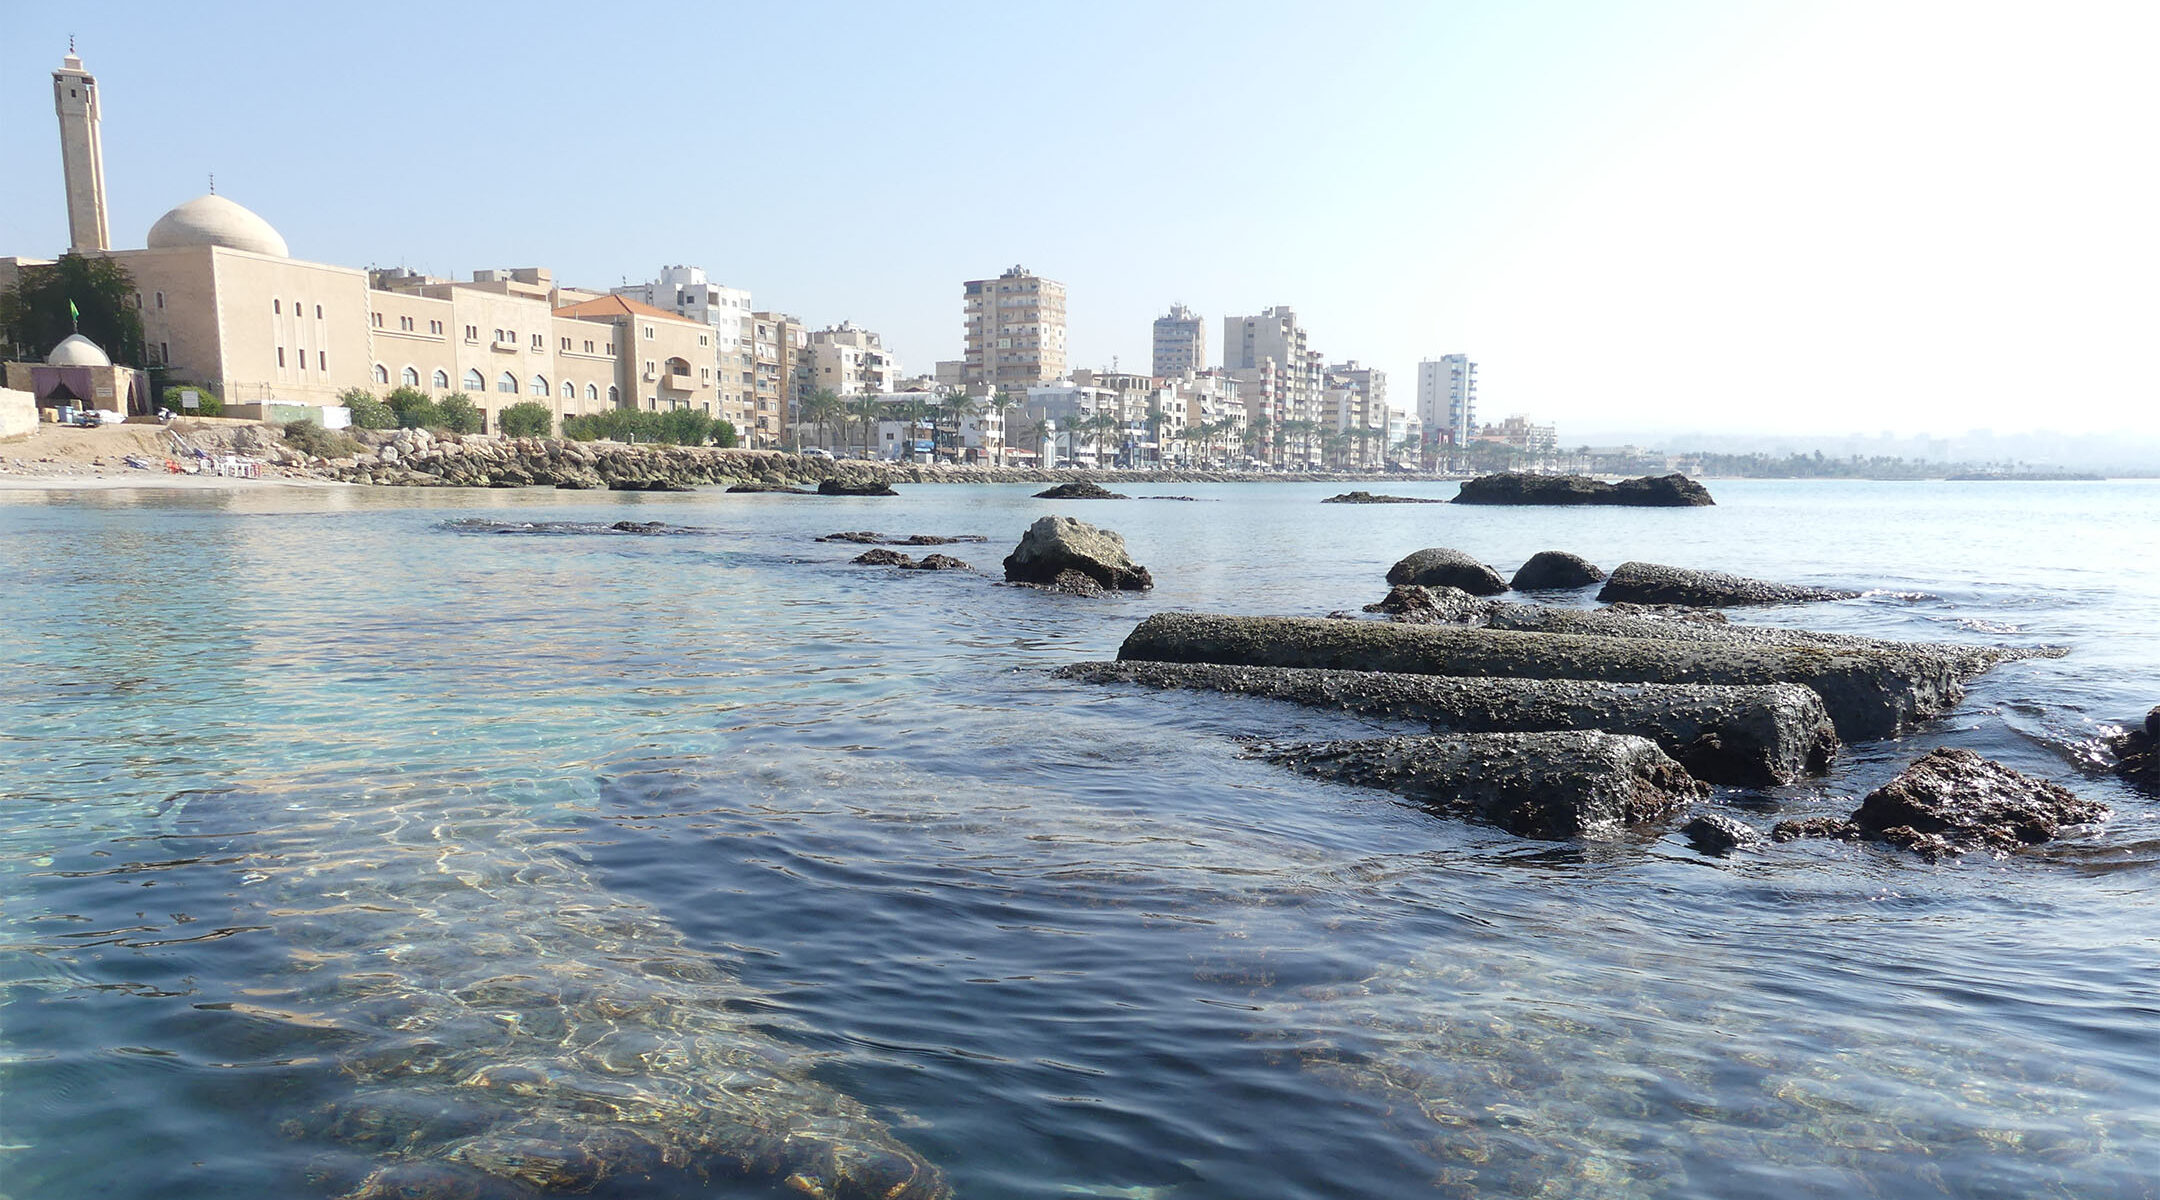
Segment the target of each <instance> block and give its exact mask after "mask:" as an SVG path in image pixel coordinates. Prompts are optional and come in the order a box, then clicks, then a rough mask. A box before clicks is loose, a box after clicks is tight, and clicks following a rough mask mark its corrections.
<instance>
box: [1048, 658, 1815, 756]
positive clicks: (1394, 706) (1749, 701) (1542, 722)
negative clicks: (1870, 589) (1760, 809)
mask: <svg viewBox="0 0 2160 1200" xmlns="http://www.w3.org/2000/svg"><path fill="white" fill-rule="evenodd" d="M1056 677H1057V678H1060V679H1073V680H1079V681H1082V682H1086V683H1127V684H1137V685H1141V686H1145V687H1153V688H1165V689H1168V688H1184V689H1192V690H1204V691H1216V692H1226V693H1231V694H1234V695H1241V696H1258V697H1264V698H1267V699H1271V700H1285V701H1289V702H1292V703H1295V704H1302V705H1305V706H1307V707H1310V708H1331V709H1341V710H1343V711H1346V712H1354V713H1359V714H1362V715H1365V716H1374V717H1392V718H1397V719H1402V720H1411V721H1422V722H1424V723H1426V724H1427V725H1428V726H1430V727H1431V729H1432V731H1433V732H1434V733H1525V732H1534V731H1547V730H1559V729H1602V730H1605V731H1607V732H1609V733H1626V734H1633V735H1635V736H1637V737H1644V738H1648V739H1650V740H1651V741H1653V742H1655V743H1657V745H1658V747H1659V748H1660V749H1662V750H1664V751H1665V753H1667V754H1668V755H1671V756H1672V757H1673V758H1674V759H1675V760H1677V761H1678V762H1679V763H1680V765H1681V766H1683V767H1686V768H1687V771H1688V773H1689V774H1690V775H1693V776H1694V777H1696V778H1697V779H1702V780H1707V781H1708V782H1711V783H1725V784H1735V785H1739V786H1746V787H1762V786H1769V785H1776V784H1786V783H1791V782H1792V781H1794V780H1795V779H1798V778H1799V777H1800V776H1801V775H1803V774H1805V773H1807V772H1810V771H1820V770H1821V769H1823V768H1824V767H1826V766H1828V765H1829V762H1830V759H1831V757H1832V755H1834V754H1835V753H1836V751H1837V733H1836V731H1835V729H1834V727H1833V726H1832V725H1831V723H1830V717H1829V714H1828V713H1827V712H1825V711H1824V709H1823V703H1822V699H1821V698H1820V697H1818V696H1817V695H1816V694H1815V693H1814V692H1812V691H1809V690H1808V689H1807V688H1804V687H1800V686H1797V685H1794V684H1767V685H1757V686H1745V687H1713V686H1705V685H1691V684H1661V683H1600V682H1593V681H1585V680H1579V679H1489V678H1470V679H1464V678H1451V677H1447V676H1439V675H1407V674H1399V673H1390V672H1378V671H1328V670H1312V669H1301V668H1293V667H1245V666H1225V665H1220V664H1214V663H1161V662H1095V663H1078V664H1075V665H1073V666H1069V667H1063V668H1060V669H1059V670H1058V671H1057V672H1056Z"/></svg>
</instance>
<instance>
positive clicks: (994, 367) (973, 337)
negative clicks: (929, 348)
mask: <svg viewBox="0 0 2160 1200" xmlns="http://www.w3.org/2000/svg"><path fill="white" fill-rule="evenodd" d="M960 286H961V300H962V314H963V317H964V320H965V323H966V332H967V343H966V345H967V352H966V354H965V356H964V359H963V361H964V362H965V364H966V366H965V367H964V368H963V376H962V382H963V383H965V384H966V385H967V386H968V388H969V389H970V390H971V391H978V392H980V391H985V390H988V391H1012V392H1015V393H1018V392H1021V391H1024V390H1026V389H1027V388H1030V387H1035V386H1038V385H1041V384H1045V383H1049V382H1051V381H1053V380H1057V379H1062V378H1064V376H1065V370H1066V357H1065V285H1064V284H1062V283H1059V282H1058V281H1056V280H1054V279H1044V278H1043V277H1041V276H1040V275H1036V274H1034V273H1032V272H1030V271H1029V270H1028V269H1027V268H1026V267H1023V266H1015V267H1012V268H1011V269H1009V270H1007V271H1006V272H1005V273H1004V274H1002V275H1000V276H998V277H997V278H996V279H971V280H968V281H967V282H966V283H963V284H962V285H960Z"/></svg>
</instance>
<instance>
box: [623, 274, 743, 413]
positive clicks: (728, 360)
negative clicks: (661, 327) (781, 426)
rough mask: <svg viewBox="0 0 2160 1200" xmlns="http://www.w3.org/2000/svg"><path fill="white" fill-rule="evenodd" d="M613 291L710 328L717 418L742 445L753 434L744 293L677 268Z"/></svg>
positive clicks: (705, 275) (741, 290)
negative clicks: (734, 430) (727, 424)
mask: <svg viewBox="0 0 2160 1200" xmlns="http://www.w3.org/2000/svg"><path fill="white" fill-rule="evenodd" d="M613 290H614V294H615V295H618V296H627V297H629V298H630V299H632V300H636V301H638V302H639V303H641V304H648V305H651V306H652V307H654V308H659V309H664V310H666V311H668V312H672V313H674V314H676V315H677V316H681V317H688V318H689V319H691V320H693V321H697V322H699V323H701V324H705V325H709V326H711V327H712V329H713V351H714V362H713V368H714V372H715V374H714V379H715V380H716V382H717V384H718V392H719V396H718V403H719V406H720V413H721V415H722V416H724V417H725V418H726V419H727V420H728V421H729V422H730V423H732V424H733V425H734V426H735V427H736V428H737V429H738V430H740V431H742V432H743V434H744V436H745V440H746V441H747V440H748V435H749V433H750V432H751V430H752V428H753V424H752V419H753V416H754V414H753V412H752V407H751V404H750V396H751V394H752V391H753V385H754V380H755V378H756V375H755V370H756V364H755V363H754V362H752V361H750V359H749V351H748V348H747V346H746V345H745V342H744V337H743V324H744V322H745V321H747V320H748V319H749V318H750V313H751V308H750V293H749V291H748V290H746V289H744V288H735V287H728V286H726V285H724V284H718V283H714V282H713V281H712V279H711V278H710V277H709V276H708V275H707V274H706V273H705V271H704V269H703V268H701V267H693V266H686V265H680V264H677V265H670V266H665V267H662V268H660V275H659V278H657V279H653V280H650V281H648V282H645V283H634V284H629V285H627V286H624V287H619V288H615V289H613ZM752 444H755V443H752Z"/></svg>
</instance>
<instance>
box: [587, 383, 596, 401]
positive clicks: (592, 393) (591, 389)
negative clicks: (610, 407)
mask: <svg viewBox="0 0 2160 1200" xmlns="http://www.w3.org/2000/svg"><path fill="white" fill-rule="evenodd" d="M585 398H586V399H587V400H598V399H599V398H600V385H598V384H593V383H588V384H586V385H585Z"/></svg>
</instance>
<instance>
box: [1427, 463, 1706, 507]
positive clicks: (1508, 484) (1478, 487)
mask: <svg viewBox="0 0 2160 1200" xmlns="http://www.w3.org/2000/svg"><path fill="white" fill-rule="evenodd" d="M1455 503H1457V504H1545V505H1580V504H1603V505H1616V506H1621V507H1629V508H1695V507H1701V506H1703V505H1710V504H1715V503H1717V502H1716V501H1715V500H1712V499H1711V498H1710V492H1709V491H1708V489H1706V488H1704V487H1703V485H1701V484H1699V483H1696V482H1695V481H1694V480H1692V479H1689V478H1688V477H1687V476H1685V475H1678V474H1675V475H1660V476H1649V475H1645V476H1643V477H1642V478H1640V479H1624V480H1622V481H1620V482H1619V483H1606V482H1604V481H1603V480H1599V479H1592V478H1590V477H1589V476H1587V475H1535V474H1529V473H1527V472H1521V471H1503V472H1500V473H1499V474H1495V475H1481V476H1479V477H1477V478H1476V479H1468V480H1464V481H1463V485H1462V487H1461V489H1460V490H1459V491H1457V493H1456V495H1455Z"/></svg>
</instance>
